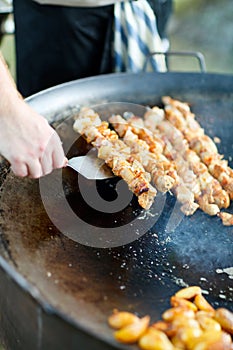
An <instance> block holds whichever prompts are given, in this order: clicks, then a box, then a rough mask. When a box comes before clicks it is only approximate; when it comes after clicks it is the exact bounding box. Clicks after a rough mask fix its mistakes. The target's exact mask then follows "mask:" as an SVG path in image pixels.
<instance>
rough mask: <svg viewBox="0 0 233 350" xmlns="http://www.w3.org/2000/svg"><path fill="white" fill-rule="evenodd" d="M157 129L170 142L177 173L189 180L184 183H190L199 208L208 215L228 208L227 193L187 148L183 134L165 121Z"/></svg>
mask: <svg viewBox="0 0 233 350" xmlns="http://www.w3.org/2000/svg"><path fill="white" fill-rule="evenodd" d="M158 128H159V130H160V131H161V132H162V133H163V134H164V135H166V136H165V137H166V138H167V139H168V140H169V142H171V147H172V154H173V157H174V159H175V162H176V166H177V172H178V174H179V175H180V176H181V177H182V178H183V179H187V180H188V179H189V180H188V181H187V180H186V182H185V183H190V190H191V189H193V192H194V196H195V200H196V201H197V203H198V204H199V206H200V208H201V209H202V210H203V211H204V212H205V213H207V214H209V215H216V214H217V213H218V212H219V211H220V207H221V208H222V207H226V205H227V206H229V203H230V199H229V196H228V194H227V192H226V191H224V190H223V189H222V187H221V185H220V184H219V182H218V181H217V180H216V179H215V178H213V177H212V176H211V174H210V173H209V172H208V169H207V167H206V166H205V164H203V163H202V162H201V160H200V158H199V157H198V156H197V154H196V153H195V152H194V151H192V150H191V149H190V148H189V146H188V143H187V141H186V140H185V139H184V137H183V134H182V133H181V132H180V131H179V130H178V129H176V128H175V127H174V126H173V125H171V124H170V123H169V122H167V121H164V122H162V123H161V124H160V125H159V126H158ZM191 180H192V181H191Z"/></svg>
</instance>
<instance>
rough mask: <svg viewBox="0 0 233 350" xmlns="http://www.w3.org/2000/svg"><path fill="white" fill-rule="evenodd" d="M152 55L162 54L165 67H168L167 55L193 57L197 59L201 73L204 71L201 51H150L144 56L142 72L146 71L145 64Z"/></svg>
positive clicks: (203, 59) (204, 66)
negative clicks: (164, 59)
mask: <svg viewBox="0 0 233 350" xmlns="http://www.w3.org/2000/svg"><path fill="white" fill-rule="evenodd" d="M154 55H164V56H165V58H166V61H167V67H168V68H167V69H168V71H170V69H169V56H183V57H184V56H185V57H194V58H196V59H197V60H198V63H199V67H200V71H201V73H206V64H205V58H204V56H203V54H202V53H201V52H196V51H167V52H157V51H156V52H151V53H150V54H149V55H147V57H146V61H145V64H144V66H143V72H146V68H147V64H148V63H149V61H150V59H151V57H152V56H154Z"/></svg>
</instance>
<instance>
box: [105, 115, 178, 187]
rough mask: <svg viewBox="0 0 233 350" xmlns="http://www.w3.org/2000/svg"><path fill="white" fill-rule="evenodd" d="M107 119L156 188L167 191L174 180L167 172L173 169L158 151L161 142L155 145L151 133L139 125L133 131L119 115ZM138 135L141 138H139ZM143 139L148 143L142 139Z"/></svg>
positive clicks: (170, 163) (171, 172) (171, 171)
mask: <svg viewBox="0 0 233 350" xmlns="http://www.w3.org/2000/svg"><path fill="white" fill-rule="evenodd" d="M133 118H134V117H133ZM140 119H141V118H140ZM141 120H142V119H141ZM109 121H110V123H111V124H112V126H113V127H114V129H115V130H116V132H117V133H118V134H119V136H121V137H123V140H124V142H125V143H126V145H127V146H129V147H130V152H131V157H132V159H137V160H138V161H139V162H141V164H142V165H143V167H144V168H145V170H146V171H148V172H149V173H150V174H151V177H152V181H153V183H154V184H155V186H156V188H157V189H158V190H159V191H161V192H167V191H169V190H170V189H171V188H172V186H173V185H174V183H175V180H176V179H175V178H174V176H173V177H172V176H170V175H169V173H170V174H172V175H173V173H174V171H175V170H174V165H173V164H172V162H169V161H168V160H167V159H166V157H165V156H164V155H163V154H162V153H161V152H160V150H161V142H160V143H159V146H160V147H157V145H156V142H154V140H153V137H152V135H150V133H149V132H147V131H146V129H144V130H143V129H141V127H139V128H138V127H137V129H138V130H137V131H136V132H135V130H136V128H135V127H132V126H131V125H130V124H129V123H128V122H127V121H126V120H125V119H124V118H122V116H120V115H113V116H111V117H110V118H109ZM139 135H140V136H141V137H142V138H143V139H140V138H139ZM145 139H146V140H147V142H148V143H147V142H146V141H144V140H145ZM151 149H153V152H151V151H150V150H151ZM158 149H159V150H158Z"/></svg>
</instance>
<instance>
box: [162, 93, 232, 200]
mask: <svg viewBox="0 0 233 350" xmlns="http://www.w3.org/2000/svg"><path fill="white" fill-rule="evenodd" d="M163 103H164V104H165V114H166V118H167V119H168V120H169V121H170V122H171V123H172V124H173V125H174V126H175V127H177V128H178V129H179V130H180V131H181V132H182V133H183V134H184V137H185V138H186V139H187V140H188V142H189V145H190V148H191V149H193V150H194V151H195V152H196V153H197V154H198V155H199V157H200V158H201V160H202V161H203V163H205V164H206V166H207V167H208V169H209V172H210V173H211V174H212V175H213V176H214V177H215V178H216V179H217V180H218V181H219V182H220V184H221V185H222V187H223V188H224V189H225V190H226V191H227V192H228V194H229V196H230V199H233V169H231V168H230V167H229V166H228V162H227V161H226V160H224V159H223V156H222V155H220V154H219V153H218V150H217V147H216V145H215V143H214V142H213V140H212V139H211V138H210V137H209V136H207V135H205V133H204V129H202V128H201V126H200V124H199V123H198V122H197V121H196V120H195V115H194V114H193V113H191V111H190V108H189V106H188V104H187V103H183V102H180V101H177V100H173V99H172V98H170V97H168V96H165V97H163Z"/></svg>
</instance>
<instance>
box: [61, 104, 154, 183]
mask: <svg viewBox="0 0 233 350" xmlns="http://www.w3.org/2000/svg"><path fill="white" fill-rule="evenodd" d="M91 108H92V109H93V110H94V111H95V112H97V113H99V115H100V117H101V119H102V120H108V118H109V117H110V116H111V115H113V114H120V115H122V116H124V117H125V118H126V119H127V116H129V115H131V114H134V115H136V116H139V117H143V115H144V114H145V112H146V111H147V110H148V108H147V107H145V106H142V105H138V104H135V103H128V102H109V103H102V104H99V105H95V106H92V107H91ZM67 166H69V167H70V168H72V169H74V170H75V171H77V172H78V173H80V174H81V175H83V176H84V177H85V178H87V179H89V180H103V179H108V178H111V177H114V176H115V175H114V174H113V172H112V171H111V169H110V168H109V167H108V166H107V165H106V164H105V162H104V161H103V160H102V159H99V158H97V150H96V149H95V148H93V149H91V150H90V151H89V152H88V153H87V154H86V155H85V156H80V157H74V158H71V159H69V161H68V164H67Z"/></svg>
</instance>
